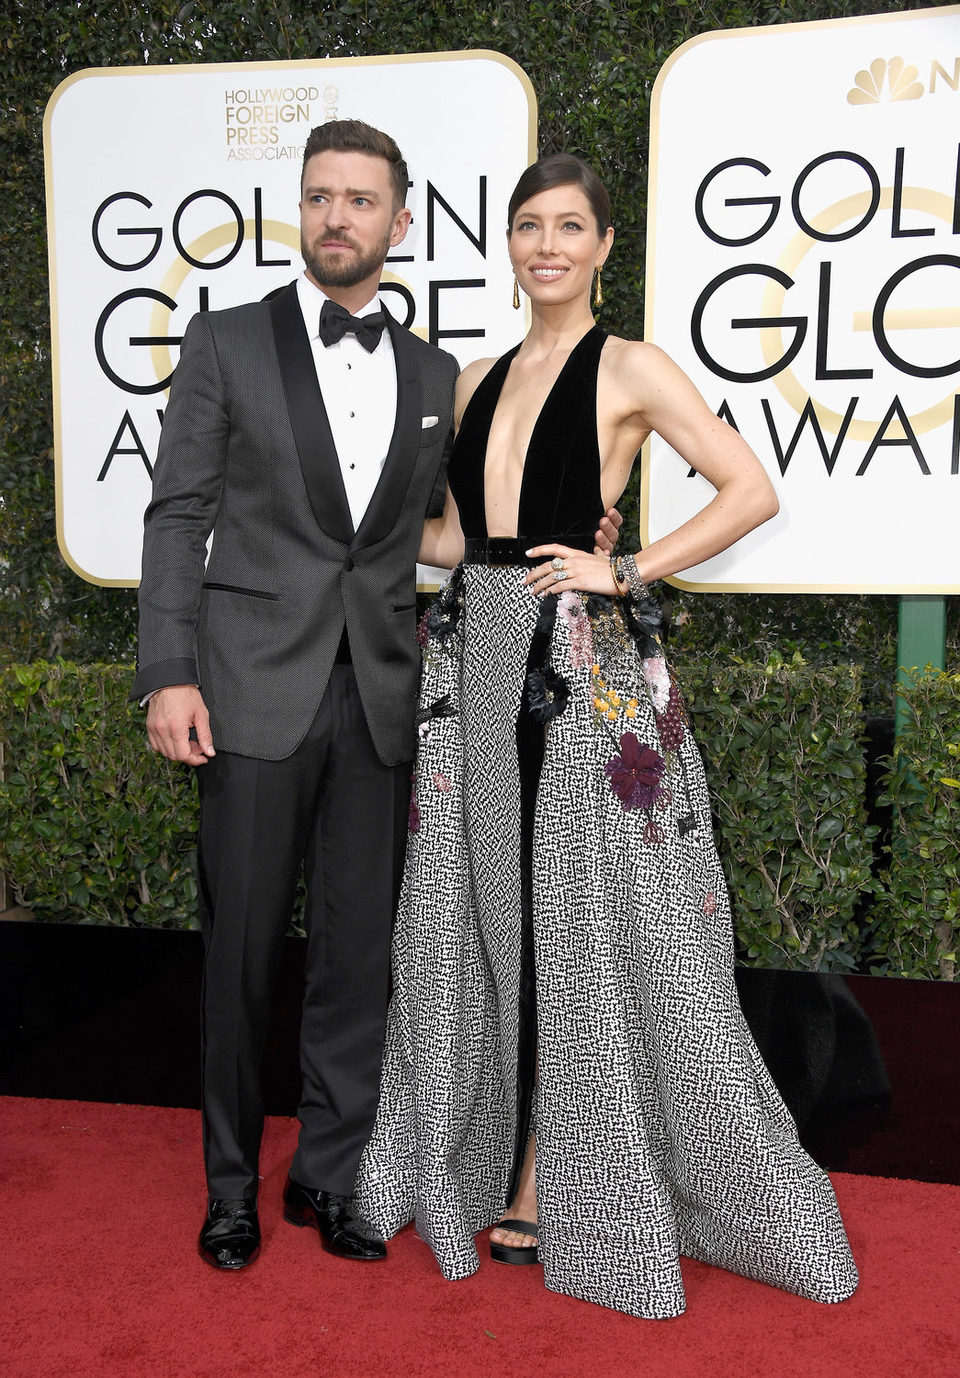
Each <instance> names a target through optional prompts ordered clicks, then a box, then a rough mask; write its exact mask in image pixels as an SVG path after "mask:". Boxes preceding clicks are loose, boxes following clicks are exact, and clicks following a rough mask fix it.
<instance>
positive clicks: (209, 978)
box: [197, 664, 410, 1199]
mask: <svg viewBox="0 0 960 1378" xmlns="http://www.w3.org/2000/svg"><path fill="white" fill-rule="evenodd" d="M197 777H198V781H199V790H200V841H199V849H198V871H199V880H200V917H201V925H202V927H203V932H204V939H205V945H206V955H205V963H204V982H203V1093H202V1104H203V1142H204V1158H205V1161H206V1167H207V1184H208V1188H209V1192H210V1196H211V1197H219V1198H225V1199H234V1198H237V1197H244V1196H255V1195H256V1192H257V1182H258V1161H259V1153H260V1139H261V1134H262V1130H263V1100H262V1094H261V1085H260V1071H261V1064H262V1061H263V1053H264V1046H265V1042H266V1037H267V1032H268V1027H269V1015H270V1007H271V1003H272V998H273V991H274V987H275V984H276V978H277V974H278V971H279V966H280V958H281V954H282V951H283V941H284V935H285V933H286V931H287V928H288V926H289V923H290V919H291V914H292V911H293V906H294V900H295V895H296V888H297V881H298V878H299V875H300V872H301V869H302V870H303V873H304V878H305V882H306V888H307V901H306V910H305V925H306V930H307V938H308V942H307V959H306V980H305V995H304V1003H303V1015H302V1022H301V1030H300V1064H301V1072H302V1079H303V1087H302V1094H301V1102H300V1108H299V1111H298V1116H299V1119H300V1126H301V1128H300V1140H299V1144H298V1147H297V1152H296V1155H295V1157H294V1160H293V1165H292V1167H291V1175H292V1177H293V1178H294V1180H295V1181H297V1182H299V1183H300V1184H301V1185H302V1186H305V1187H310V1188H312V1189H314V1190H321V1191H331V1192H337V1193H340V1194H343V1195H348V1194H350V1193H351V1192H352V1191H353V1184H354V1178H355V1176H356V1171H357V1165H358V1163H359V1160H360V1154H361V1152H362V1151H363V1147H364V1145H365V1143H366V1141H367V1138H368V1137H369V1135H370V1131H371V1129H372V1127H373V1119H374V1116H375V1113H376V1107H377V1096H378V1093H379V1084H380V1059H381V1055H382V1052H383V1038H384V1026H385V1021H386V1011H387V995H388V986H389V966H390V934H391V928H392V921H393V914H394V909H395V905H396V898H397V890H398V883H399V876H400V867H401V863H402V853H403V842H404V838H405V835H406V822H407V807H408V804H407V801H408V795H409V779H410V766H409V764H406V765H403V766H385V765H383V763H382V762H381V761H380V759H379V758H378V756H377V754H376V751H375V750H374V747H373V742H372V740H371V738H370V733H369V731H368V729H367V724H366V720H365V718H364V714H363V708H362V705H361V702H360V696H359V693H358V691H357V684H356V679H355V677H354V673H353V667H352V666H351V665H349V664H347V665H341V664H337V665H335V666H334V667H333V670H332V672H331V677H330V682H329V684H328V686H327V690H326V693H325V694H324V696H323V701H322V703H321V705H320V708H319V709H318V711H317V715H316V718H315V719H314V721H313V724H312V726H311V728H310V730H309V732H308V733H307V736H306V737H305V738H304V740H303V742H301V744H300V746H299V747H298V748H297V749H296V751H295V752H294V753H293V755H292V756H289V757H287V758H286V759H285V760H282V761H260V760H255V759H253V758H251V757H247V756H236V755H231V754H228V753H226V752H224V753H219V754H218V755H216V756H215V757H213V758H212V759H211V760H209V761H208V762H207V764H206V765H204V766H201V767H199V769H198V770H197Z"/></svg>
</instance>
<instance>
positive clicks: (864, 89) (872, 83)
mask: <svg viewBox="0 0 960 1378" xmlns="http://www.w3.org/2000/svg"><path fill="white" fill-rule="evenodd" d="M919 75H920V73H919V72H918V71H917V69H916V67H910V66H908V65H907V64H906V63H905V62H904V60H903V58H902V57H892V58H890V60H889V61H887V59H886V58H882V57H877V58H874V60H873V61H872V62H871V63H870V66H869V67H864V68H863V70H862V71H860V72H858V73H857V75H856V76H855V77H854V79H853V81H854V84H853V86H851V88H850V90H849V91H848V92H847V101H848V103H849V104H850V105H879V104H880V102H881V101H891V100H919V99H920V97H921V96H922V95H924V94H925V92H924V87H923V83H922V82H920V81H918V80H917V78H918V77H919ZM884 87H886V90H884Z"/></svg>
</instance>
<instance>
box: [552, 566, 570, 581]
mask: <svg viewBox="0 0 960 1378" xmlns="http://www.w3.org/2000/svg"><path fill="white" fill-rule="evenodd" d="M553 578H554V582H555V583H558V584H559V582H560V580H561V579H569V578H570V575H569V574H568V573H567V571H566V570H565V569H555V570H554V571H553Z"/></svg>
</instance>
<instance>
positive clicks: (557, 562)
mask: <svg viewBox="0 0 960 1378" xmlns="http://www.w3.org/2000/svg"><path fill="white" fill-rule="evenodd" d="M550 563H551V565H552V566H553V568H554V569H564V568H565V565H564V563H563V560H562V559H561V558H560V556H559V555H554V557H553V559H552V560H551V561H550Z"/></svg>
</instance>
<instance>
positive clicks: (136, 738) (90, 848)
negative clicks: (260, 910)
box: [0, 663, 197, 928]
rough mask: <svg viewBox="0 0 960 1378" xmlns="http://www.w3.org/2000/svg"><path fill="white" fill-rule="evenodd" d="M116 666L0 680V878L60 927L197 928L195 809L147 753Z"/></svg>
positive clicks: (18, 671)
mask: <svg viewBox="0 0 960 1378" xmlns="http://www.w3.org/2000/svg"><path fill="white" fill-rule="evenodd" d="M130 683H131V673H130V670H129V669H128V668H127V667H126V666H122V665H68V664H62V665H49V664H45V663H38V664H33V665H15V666H13V667H12V668H10V669H9V670H6V671H4V672H3V674H2V676H0V724H2V726H0V740H2V742H3V753H4V761H5V763H6V772H5V776H6V778H5V779H4V781H3V783H2V784H0V834H2V844H0V870H3V871H5V872H6V873H7V875H8V876H9V877H10V879H11V880H12V882H13V885H14V889H15V893H16V897H17V903H18V904H22V905H25V906H26V907H27V908H29V909H32V910H33V912H34V915H35V917H36V918H38V919H48V920H52V921H58V922H61V923H62V922H74V923H90V924H112V925H136V926H138V927H149V928H196V927H197V921H196V915H195V909H196V903H195V902H196V894H197V887H196V881H195V878H194V864H193V854H194V831H195V828H196V802H195V794H196V792H195V790H194V787H193V781H192V780H191V779H190V777H189V775H188V773H187V772H186V771H184V770H181V769H179V768H177V767H175V766H173V765H171V764H170V763H169V762H167V761H164V760H163V759H158V758H156V757H154V756H153V754H152V753H151V752H150V750H149V749H148V747H147V740H146V734H145V732H144V728H143V715H142V713H140V712H139V710H137V715H136V716H135V715H134V713H133V712H131V709H130V705H129V704H128V701H127V696H128V695H129V693H130Z"/></svg>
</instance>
